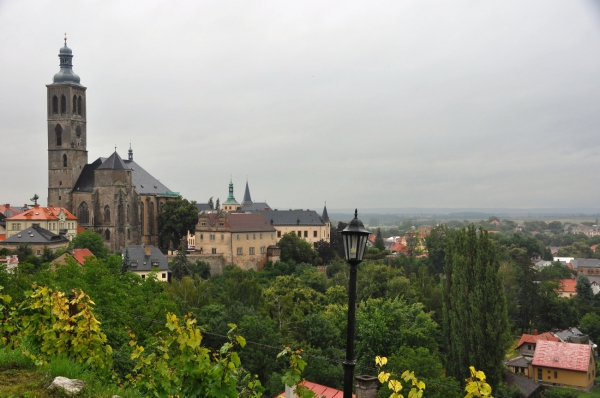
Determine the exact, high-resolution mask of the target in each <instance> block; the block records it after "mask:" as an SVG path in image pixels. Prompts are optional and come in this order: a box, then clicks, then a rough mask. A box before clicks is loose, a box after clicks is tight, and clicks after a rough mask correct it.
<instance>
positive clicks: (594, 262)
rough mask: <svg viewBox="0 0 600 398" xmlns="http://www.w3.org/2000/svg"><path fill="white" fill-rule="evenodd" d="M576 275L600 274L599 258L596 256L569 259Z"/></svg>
mask: <svg viewBox="0 0 600 398" xmlns="http://www.w3.org/2000/svg"><path fill="white" fill-rule="evenodd" d="M571 265H573V269H574V270H575V271H577V275H580V274H584V275H587V276H592V275H594V276H600V260H599V259H596V258H574V259H573V260H571Z"/></svg>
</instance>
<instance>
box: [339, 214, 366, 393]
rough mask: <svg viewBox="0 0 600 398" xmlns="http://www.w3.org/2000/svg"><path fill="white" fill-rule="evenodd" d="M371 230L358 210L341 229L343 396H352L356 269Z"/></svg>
mask: <svg viewBox="0 0 600 398" xmlns="http://www.w3.org/2000/svg"><path fill="white" fill-rule="evenodd" d="M370 234H371V232H369V231H367V230H366V229H365V226H364V224H363V223H362V221H360V220H359V219H358V211H357V210H354V219H353V220H352V221H350V223H349V224H348V226H347V227H346V228H344V230H343V231H342V238H343V240H344V257H345V258H346V261H347V262H348V263H349V264H350V281H349V282H348V329H347V330H346V360H345V361H344V362H343V365H344V398H352V379H353V378H354V367H355V366H356V361H355V359H354V319H355V314H356V269H357V267H358V264H360V262H361V261H362V259H363V255H364V254H365V247H366V246H367V239H368V237H369V235H370Z"/></svg>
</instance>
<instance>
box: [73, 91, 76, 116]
mask: <svg viewBox="0 0 600 398" xmlns="http://www.w3.org/2000/svg"><path fill="white" fill-rule="evenodd" d="M76 112H77V96H76V95H74V96H73V115H74V114H75V113H76Z"/></svg>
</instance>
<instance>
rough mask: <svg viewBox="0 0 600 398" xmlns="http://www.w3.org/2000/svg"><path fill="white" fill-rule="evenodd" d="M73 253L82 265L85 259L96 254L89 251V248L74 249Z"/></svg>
mask: <svg viewBox="0 0 600 398" xmlns="http://www.w3.org/2000/svg"><path fill="white" fill-rule="evenodd" d="M71 254H72V255H73V258H74V259H75V260H77V262H78V263H79V264H81V265H83V263H85V259H86V258H87V257H90V256H91V257H93V256H94V254H93V253H92V252H91V251H89V249H73V252H72V253H71Z"/></svg>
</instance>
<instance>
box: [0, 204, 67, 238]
mask: <svg viewBox="0 0 600 398" xmlns="http://www.w3.org/2000/svg"><path fill="white" fill-rule="evenodd" d="M5 221H6V237H7V238H10V237H11V236H13V235H16V234H19V233H21V231H23V230H24V229H27V228H29V227H32V226H34V225H37V226H40V227H42V228H44V229H47V230H48V231H50V232H52V233H55V234H58V235H62V236H64V237H66V238H67V239H68V240H72V239H73V238H74V237H75V235H77V228H78V220H77V217H75V216H74V215H73V214H71V212H70V211H68V210H67V209H65V208H64V207H43V206H40V205H37V204H36V205H34V206H33V207H30V208H29V209H27V210H25V211H24V212H21V213H19V214H17V215H15V216H12V217H8V218H7V219H6V220H5Z"/></svg>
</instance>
